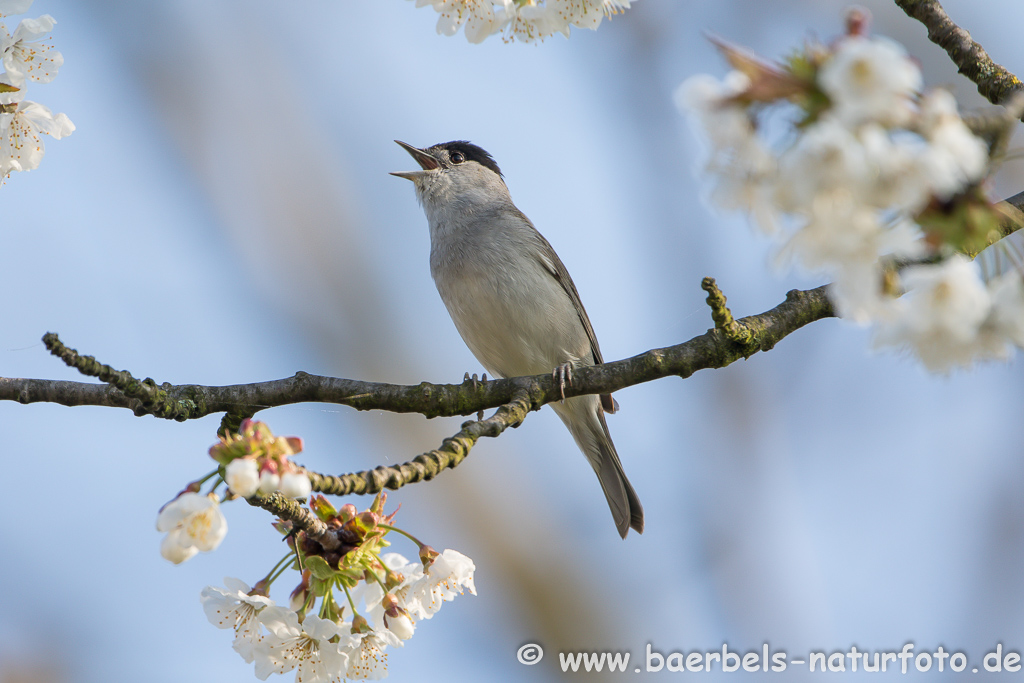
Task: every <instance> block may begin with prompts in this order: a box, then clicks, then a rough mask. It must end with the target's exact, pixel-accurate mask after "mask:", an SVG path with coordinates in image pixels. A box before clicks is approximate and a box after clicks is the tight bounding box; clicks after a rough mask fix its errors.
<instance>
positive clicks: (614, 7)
mask: <svg viewBox="0 0 1024 683" xmlns="http://www.w3.org/2000/svg"><path fill="white" fill-rule="evenodd" d="M630 1H631V0H416V6H417V7H423V6H425V5H430V6H431V7H433V8H434V10H435V11H436V12H437V13H438V14H440V15H441V16H440V17H438V20H437V32H438V33H441V34H444V35H446V36H453V35H455V34H456V33H458V31H459V27H460V26H462V25H463V24H465V26H466V29H465V34H466V39H467V40H469V42H471V43H479V42H482V41H483V40H484V39H485V38H486V37H487V36H490V35H493V34H499V33H500V34H504V37H505V40H506V41H513V40H518V41H520V42H525V43H532V42H535V41H538V40H543V39H545V38H547V37H549V36H552V35H554V34H556V33H561V34H563V35H564V36H565V37H566V38H568V37H569V31H570V29H571V27H573V26H576V27H577V28H589V29H591V30H596V29H597V27H598V26H599V25H600V24H601V21H602V20H603V19H604V18H605V17H611V16H612V15H614V14H619V13H620V12H623V11H624V10H626V9H629V6H630Z"/></svg>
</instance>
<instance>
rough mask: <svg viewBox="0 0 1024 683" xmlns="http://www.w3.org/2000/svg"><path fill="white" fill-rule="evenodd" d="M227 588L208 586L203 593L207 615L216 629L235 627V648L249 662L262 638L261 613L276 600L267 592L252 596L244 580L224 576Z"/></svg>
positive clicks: (201, 594) (204, 608)
mask: <svg viewBox="0 0 1024 683" xmlns="http://www.w3.org/2000/svg"><path fill="white" fill-rule="evenodd" d="M224 585H225V586H226V589H225V588H218V587H216V586H207V587H206V588H204V589H203V591H202V593H200V600H201V601H202V603H203V611H204V612H206V618H207V619H209V620H210V623H211V624H213V625H214V626H216V627H217V628H233V629H234V630H235V640H234V643H232V647H233V648H234V649H235V652H237V653H238V654H240V655H241V656H242V658H243V659H244V660H245V661H247V662H252V661H253V658H254V653H253V650H254V648H255V646H256V645H258V644H259V643H260V642H262V640H263V634H262V632H261V631H260V620H259V613H260V612H261V611H262V610H263V609H264V608H266V607H272V606H273V605H274V601H273V600H271V599H270V598H268V597H266V596H265V595H249V591H250V590H251V589H250V588H249V586H248V585H246V583H245V582H244V581H239V580H238V579H234V578H231V577H230V576H228V577H225V578H224Z"/></svg>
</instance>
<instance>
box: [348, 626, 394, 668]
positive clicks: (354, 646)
mask: <svg viewBox="0 0 1024 683" xmlns="http://www.w3.org/2000/svg"><path fill="white" fill-rule="evenodd" d="M345 626H346V624H342V628H344V627H345ZM340 645H341V648H342V651H344V652H345V654H347V655H348V672H347V673H346V674H345V675H346V676H347V677H348V678H351V679H353V680H362V679H367V680H371V681H377V680H380V679H382V678H386V677H387V675H388V656H387V655H386V654H384V650H385V649H387V646H388V645H391V646H399V647H400V646H401V645H402V641H401V640H399V639H398V637H397V636H395V635H394V634H393V633H391V632H390V631H388V630H381V631H368V632H366V633H353V634H351V635H350V637H349V638H347V639H346V640H345V641H343V642H342V643H340Z"/></svg>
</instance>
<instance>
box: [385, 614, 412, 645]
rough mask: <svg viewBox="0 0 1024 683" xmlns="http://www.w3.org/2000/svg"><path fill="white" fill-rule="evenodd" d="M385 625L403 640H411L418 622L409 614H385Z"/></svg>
mask: <svg viewBox="0 0 1024 683" xmlns="http://www.w3.org/2000/svg"><path fill="white" fill-rule="evenodd" d="M403 611H404V610H403ZM384 625H385V626H387V627H388V630H389V631H391V632H392V633H394V634H395V635H396V636H398V637H399V638H400V639H401V640H409V639H410V638H412V634H413V633H414V632H415V631H416V624H414V623H413V621H412V619H410V618H409V615H408V614H397V615H395V616H391V615H385V616H384Z"/></svg>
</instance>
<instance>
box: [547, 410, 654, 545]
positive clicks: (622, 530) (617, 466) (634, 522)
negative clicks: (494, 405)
mask: <svg viewBox="0 0 1024 683" xmlns="http://www.w3.org/2000/svg"><path fill="white" fill-rule="evenodd" d="M551 407H552V408H554V410H555V412H556V413H557V414H558V417H560V418H561V419H562V422H564V423H565V426H566V427H568V428H569V432H570V433H572V437H573V439H575V440H576V445H577V446H579V448H580V450H581V451H583V454H584V455H585V456H587V460H588V461H589V462H590V466H591V467H593V468H594V473H595V474H597V478H598V480H600V482H601V488H602V489H603V490H604V497H605V498H606V499H607V500H608V507H609V508H611V511H612V517H613V518H614V519H615V527H616V528H617V529H618V530H619V535H620V536H622V537H623V538H625V537H626V534H627V533H628V532H629V530H630V529H631V528H632V529H635V530H636V532H637V533H640V534H642V533H643V532H644V508H643V506H642V505H640V499H639V498H638V497H637V495H636V491H634V490H633V485H632V484H630V483H629V479H627V478H626V473H625V472H624V471H623V470H622V463H621V462H620V461H619V454H618V453H617V452H616V451H615V444H614V443H612V437H611V434H610V433H609V432H608V423H607V422H605V419H604V410H603V409H602V407H601V402H600V400H599V399H598V397H596V396H577V397H576V398H570V399H567V400H566V401H565V402H564V403H552V404H551Z"/></svg>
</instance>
